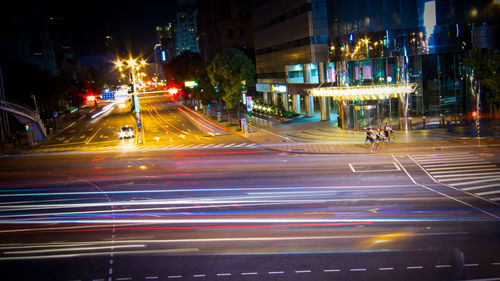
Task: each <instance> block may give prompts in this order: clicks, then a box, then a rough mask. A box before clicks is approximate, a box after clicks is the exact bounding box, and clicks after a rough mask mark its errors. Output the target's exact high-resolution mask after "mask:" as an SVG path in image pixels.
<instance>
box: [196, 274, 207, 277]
mask: <svg viewBox="0 0 500 281" xmlns="http://www.w3.org/2000/svg"><path fill="white" fill-rule="evenodd" d="M205 276H206V275H205V274H195V275H193V277H194V278H200V277H205Z"/></svg>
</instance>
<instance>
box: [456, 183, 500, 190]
mask: <svg viewBox="0 0 500 281" xmlns="http://www.w3.org/2000/svg"><path fill="white" fill-rule="evenodd" d="M497 186H500V183H494V184H487V185H478V186H473V187H464V188H462V190H466V191H469V190H477V189H484V188H489V187H497Z"/></svg>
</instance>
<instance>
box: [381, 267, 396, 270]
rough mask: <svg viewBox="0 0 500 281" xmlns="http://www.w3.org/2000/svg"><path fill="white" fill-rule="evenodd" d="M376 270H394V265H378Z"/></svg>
mask: <svg viewBox="0 0 500 281" xmlns="http://www.w3.org/2000/svg"><path fill="white" fill-rule="evenodd" d="M378 270H394V267H379V268H378Z"/></svg>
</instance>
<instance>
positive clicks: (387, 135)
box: [384, 122, 392, 138]
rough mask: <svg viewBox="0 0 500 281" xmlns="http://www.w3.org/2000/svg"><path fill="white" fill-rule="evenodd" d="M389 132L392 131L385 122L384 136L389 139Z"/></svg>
mask: <svg viewBox="0 0 500 281" xmlns="http://www.w3.org/2000/svg"><path fill="white" fill-rule="evenodd" d="M391 131H392V128H391V125H389V122H385V126H384V134H385V136H386V137H387V138H389V137H390V134H391Z"/></svg>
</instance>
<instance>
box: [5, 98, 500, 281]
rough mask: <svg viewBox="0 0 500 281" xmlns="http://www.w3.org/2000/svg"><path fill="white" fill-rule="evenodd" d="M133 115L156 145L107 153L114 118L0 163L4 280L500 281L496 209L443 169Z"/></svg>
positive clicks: (161, 108) (172, 117)
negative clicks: (446, 178)
mask: <svg viewBox="0 0 500 281" xmlns="http://www.w3.org/2000/svg"><path fill="white" fill-rule="evenodd" d="M143 111H144V112H143V120H144V124H145V127H146V128H148V129H146V144H145V145H148V143H150V142H156V143H159V145H160V144H161V145H164V146H165V147H163V148H162V147H156V148H151V149H146V150H140V151H139V150H134V149H115V147H117V146H119V145H123V144H122V143H128V142H129V141H133V140H119V139H117V135H116V129H117V128H119V126H122V124H123V123H126V121H127V118H128V120H130V121H132V118H131V117H130V115H129V111H128V109H127V108H122V110H120V109H119V108H117V110H113V111H112V112H110V113H107V115H105V114H103V115H102V116H100V118H95V119H82V120H81V121H80V122H78V123H77V124H75V126H74V127H72V128H73V129H74V132H70V131H69V130H67V132H64V134H61V136H60V137H61V138H62V137H65V138H64V139H61V140H59V142H60V143H61V144H63V145H62V146H63V147H64V146H68V147H71V148H72V149H71V150H69V149H68V150H67V151H64V150H58V151H49V150H45V151H40V150H39V151H35V155H27V154H24V155H10V156H8V157H4V158H1V159H0V241H1V245H0V267H1V268H2V271H1V272H2V273H1V274H2V275H3V278H2V279H3V280H474V279H480V280H500V254H499V253H500V239H499V234H500V224H499V217H500V209H499V207H498V203H497V202H496V201H493V200H491V199H492V198H491V197H487V196H486V195H485V196H478V195H477V194H474V193H471V192H464V191H463V190H461V189H460V188H454V186H451V185H449V184H443V183H440V182H439V181H436V178H434V177H435V176H437V175H441V174H437V175H436V174H433V173H439V172H435V171H432V170H431V171H430V172H431V173H429V171H427V168H426V164H422V163H423V162H425V161H430V160H428V159H425V158H423V157H427V156H428V157H432V159H437V160H435V161H443V163H445V162H446V161H450V160H453V159H454V158H453V157H455V156H453V155H450V154H435V155H406V154H401V155H391V154H376V155H373V154H366V155H341V154H332V155H325V154H296V153H283V152H279V151H271V150H267V149H263V148H261V147H258V146H255V147H253V146H246V145H245V146H241V144H243V143H245V142H248V141H247V140H245V139H242V138H240V137H238V136H234V135H231V134H229V133H227V132H222V133H220V134H215V133H214V134H209V130H208V129H207V128H206V127H203V126H202V125H200V124H198V125H196V124H195V123H196V122H195V121H194V120H192V119H190V118H189V117H187V115H186V114H189V113H186V110H185V109H181V110H179V109H178V105H176V104H166V103H161V102H157V101H150V102H149V103H145V104H144V106H143ZM182 111H184V112H182ZM149 113H151V115H150V117H144V116H145V115H146V114H148V115H147V116H149ZM190 116H191V117H192V118H195V119H196V120H198V121H200V122H202V123H203V124H205V125H206V124H207V123H205V122H203V121H202V120H200V119H197V118H196V117H195V116H194V115H190ZM148 118H149V119H148ZM163 119H164V120H163ZM155 120H156V121H155ZM148 123H149V124H148ZM155 124H156V125H155ZM154 126H156V128H157V129H156V131H155V130H154V129H153V128H154ZM167 126H168V127H167ZM174 126H175V127H177V128H178V130H177V129H175V128H174ZM90 128H93V129H92V130H91V131H90V132H89V133H86V135H85V137H81V138H80V139H81V140H78V139H76V137H75V136H77V135H79V134H80V136H81V135H82V134H83V133H84V132H85V131H89V129H90ZM203 128H205V129H203ZM188 129H189V130H188ZM212 129H214V130H215V128H212ZM147 130H150V131H149V132H148V131H147ZM182 131H184V132H187V133H185V134H184V133H183V132H182ZM92 132H93V133H92ZM96 132H97V133H96ZM188 133H189V134H188ZM101 134H102V136H103V137H102V138H101ZM181 134H183V135H184V137H181V136H180V135H181ZM71 136H72V137H71ZM92 136H93V138H92ZM104 136H108V138H114V139H113V140H111V139H110V140H101V139H105V138H104ZM160 136H161V137H160ZM196 136H198V137H199V139H198V138H196ZM155 137H159V138H160V140H158V141H157V140H155V139H154V138H155ZM170 137H172V142H171V141H170ZM68 139H69V141H68V142H66V143H65V141H66V140H68ZM82 142H83V144H82ZM103 142H109V143H111V142H112V144H109V145H104V143H103ZM162 142H164V143H162ZM169 143H171V144H169ZM232 143H234V144H233V145H231V144H232ZM214 144H218V145H214ZM220 144H224V145H220ZM50 145H54V146H57V143H56V142H55V141H54V143H52V144H51V143H48V144H47V145H46V147H45V148H44V149H48V148H50ZM129 145H131V147H133V145H134V144H133V143H132V144H129ZM169 145H172V146H169ZM175 145H179V147H178V148H176V147H174V146H175ZM88 147H92V148H93V149H87V148H88ZM40 149H42V148H40ZM467 153H470V154H471V156H474V157H478V158H485V157H487V160H488V162H489V163H491V164H490V165H494V166H495V167H496V168H498V166H499V163H500V161H499V160H500V153H499V152H498V151H496V152H495V151H492V152H491V153H489V155H487V156H486V155H482V154H481V153H475V152H474V151H470V152H467ZM457 157H458V156H457ZM460 157H463V156H460ZM439 159H441V160H439ZM457 159H458V158H457ZM457 161H458V164H459V163H460V161H461V160H457ZM429 169H431V168H429ZM490 169H492V168H490ZM445 171H449V170H445ZM460 173H462V172H459V171H458V170H457V172H456V176H455V177H456V178H460ZM478 173H479V172H478ZM474 177H477V178H481V175H476V176H474ZM485 177H486V175H485ZM466 181H473V180H471V179H468V178H464V179H463V180H460V181H458V182H459V183H460V182H462V183H464V182H466ZM455 183H456V182H453V184H455ZM495 184H498V183H497V182H495V181H493V182H489V185H495ZM493 199H494V198H493Z"/></svg>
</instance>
